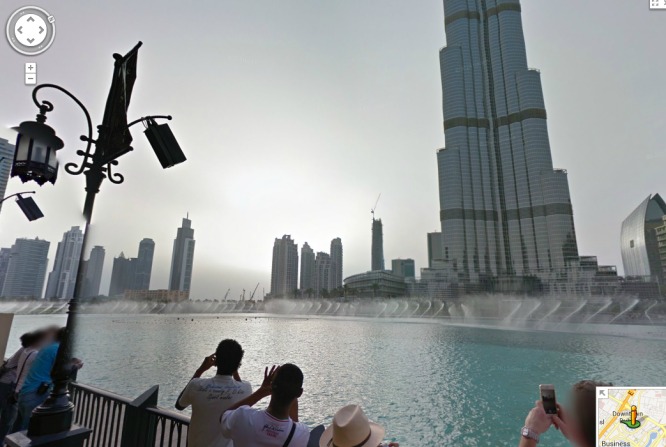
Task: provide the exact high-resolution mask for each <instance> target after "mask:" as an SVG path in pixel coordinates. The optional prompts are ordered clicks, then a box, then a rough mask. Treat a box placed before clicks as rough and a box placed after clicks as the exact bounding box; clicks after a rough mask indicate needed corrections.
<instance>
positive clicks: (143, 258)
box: [132, 238, 194, 290]
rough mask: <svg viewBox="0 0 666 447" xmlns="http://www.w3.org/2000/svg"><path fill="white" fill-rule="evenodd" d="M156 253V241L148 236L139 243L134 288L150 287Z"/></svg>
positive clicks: (147, 288)
mask: <svg viewBox="0 0 666 447" xmlns="http://www.w3.org/2000/svg"><path fill="white" fill-rule="evenodd" d="M193 248H194V246H193ZM154 253H155V242H153V240H152V239H148V238H145V239H143V240H141V242H140V243H139V255H138V256H137V258H136V273H135V274H134V284H133V286H132V290H149V289H150V276H151V273H152V271H153V254H154ZM190 269H191V267H190ZM190 275H191V271H190Z"/></svg>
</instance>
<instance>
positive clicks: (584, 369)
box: [78, 315, 666, 447]
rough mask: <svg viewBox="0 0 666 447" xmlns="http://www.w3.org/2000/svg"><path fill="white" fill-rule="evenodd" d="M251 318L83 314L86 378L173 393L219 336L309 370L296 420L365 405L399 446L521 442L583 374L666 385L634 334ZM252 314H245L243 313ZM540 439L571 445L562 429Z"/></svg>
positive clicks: (245, 374) (254, 370) (116, 387)
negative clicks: (545, 388) (529, 424)
mask: <svg viewBox="0 0 666 447" xmlns="http://www.w3.org/2000/svg"><path fill="white" fill-rule="evenodd" d="M255 317H256V315H251V316H249V315H248V316H220V317H219V318H218V317H215V316H201V315H193V316H185V317H183V316H180V317H177V316H154V315H144V316H137V317H127V316H122V317H109V316H85V318H83V319H82V321H81V325H80V331H79V334H80V337H79V339H80V343H79V346H78V351H79V356H80V357H82V358H83V359H84V361H85V362H86V366H85V368H84V370H83V371H81V375H80V376H79V378H80V380H81V381H82V382H85V383H88V384H91V385H94V386H99V387H102V388H105V389H108V390H111V391H115V392H118V393H121V394H124V395H128V396H138V395H139V394H140V393H141V392H142V391H144V390H146V389H148V388H149V387H150V386H152V385H156V384H159V385H160V404H161V405H162V406H164V407H167V408H173V403H174V401H175V399H176V396H177V395H178V393H179V392H180V390H181V389H182V387H183V386H184V385H185V384H186V383H187V381H188V380H189V378H190V377H191V375H192V374H193V373H194V371H195V370H196V368H197V367H198V366H199V364H200V362H201V360H202V359H203V357H204V356H205V355H209V354H211V353H212V352H214V350H215V346H216V344H217V342H218V341H219V340H221V339H223V338H235V339H237V340H238V341H239V342H240V343H241V344H242V345H243V347H244V349H245V352H246V354H245V359H244V361H243V365H242V367H241V371H240V373H241V377H242V378H243V379H244V380H249V381H250V382H251V383H252V384H253V386H255V387H256V386H258V385H259V384H260V383H261V379H262V377H263V376H262V374H263V370H264V367H265V366H266V365H270V364H273V363H285V362H293V363H296V364H297V365H299V366H300V367H301V368H302V369H303V372H304V374H305V385H304V388H305V393H304V395H303V398H302V399H301V401H300V411H301V419H302V420H303V421H304V422H306V423H308V424H309V425H312V426H314V425H317V424H321V423H323V424H329V423H330V422H331V419H332V416H333V413H334V412H335V410H336V409H338V408H340V407H342V406H344V405H347V404H349V403H357V404H360V405H361V406H362V407H363V408H364V409H365V411H366V412H367V414H368V415H369V417H370V418H371V419H373V420H375V421H377V422H379V423H381V424H383V425H384V426H385V427H386V429H387V433H388V435H389V436H390V438H391V439H393V440H395V441H398V442H400V445H401V446H407V447H409V446H424V445H436V446H445V445H466V446H477V445H478V446H482V445H516V444H517V441H518V439H519V429H520V428H521V427H522V426H523V422H524V420H525V416H526V415H527V413H528V412H529V410H530V409H531V408H532V407H533V405H534V401H535V400H536V399H538V398H539V394H538V386H539V384H540V383H552V384H554V385H555V387H556V389H557V390H558V391H559V398H560V400H561V401H566V400H567V391H568V389H569V388H570V386H571V384H573V383H574V382H576V381H578V380H582V379H599V380H606V381H611V382H613V383H614V384H616V385H644V386H657V385H662V386H663V385H664V383H663V381H662V380H663V379H662V377H663V371H664V370H665V369H666V360H665V359H666V342H664V341H660V340H641V339H634V338H629V337H615V336H596V335H595V336H592V335H580V334H568V333H547V332H526V331H510V330H496V329H478V328H467V327H452V326H446V325H444V324H442V322H439V321H432V320H431V321H426V322H424V321H418V322H415V321H383V320H378V319H342V318H329V319H325V318H309V319H307V318H274V317H265V316H262V317H260V318H255ZM246 318H247V320H246ZM544 439H545V441H544V445H566V443H565V441H564V439H563V438H562V437H561V435H560V434H559V433H558V432H553V433H547V434H546V436H545V437H544Z"/></svg>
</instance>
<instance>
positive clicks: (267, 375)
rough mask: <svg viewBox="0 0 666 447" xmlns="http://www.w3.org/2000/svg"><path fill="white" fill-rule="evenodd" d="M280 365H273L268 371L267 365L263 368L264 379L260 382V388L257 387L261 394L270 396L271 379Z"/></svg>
mask: <svg viewBox="0 0 666 447" xmlns="http://www.w3.org/2000/svg"><path fill="white" fill-rule="evenodd" d="M279 369H280V367H279V366H277V365H273V367H272V368H271V370H270V372H269V371H268V366H267V367H266V369H265V370H264V381H263V382H262V383H261V388H259V389H260V390H261V392H262V394H264V395H266V396H270V395H271V393H272V386H273V379H275V374H277V372H278V371H279Z"/></svg>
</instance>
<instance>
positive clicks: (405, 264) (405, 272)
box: [391, 259, 416, 278]
mask: <svg viewBox="0 0 666 447" xmlns="http://www.w3.org/2000/svg"><path fill="white" fill-rule="evenodd" d="M391 267H393V274H394V275H397V276H402V277H403V278H414V277H415V276H416V268H415V266H414V260H413V259H394V260H393V261H391Z"/></svg>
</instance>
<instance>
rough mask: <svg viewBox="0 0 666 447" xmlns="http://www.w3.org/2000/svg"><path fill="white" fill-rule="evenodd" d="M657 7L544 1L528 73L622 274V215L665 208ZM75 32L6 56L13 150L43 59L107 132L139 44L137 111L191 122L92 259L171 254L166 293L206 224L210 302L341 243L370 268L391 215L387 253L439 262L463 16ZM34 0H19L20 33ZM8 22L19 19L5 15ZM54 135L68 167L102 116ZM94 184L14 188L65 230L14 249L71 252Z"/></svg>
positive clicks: (300, 9)
mask: <svg viewBox="0 0 666 447" xmlns="http://www.w3.org/2000/svg"><path fill="white" fill-rule="evenodd" d="M648 4H649V2H648V0H641V1H621V0H612V1H607V0H586V1H584V2H581V1H580V0H558V1H556V2H553V1H544V0H523V1H522V10H523V13H522V18H523V26H524V32H525V39H526V45H527V55H528V63H529V66H530V67H532V68H538V69H540V70H541V76H542V82H543V88H544V96H545V101H546V108H547V111H548V128H549V133H550V141H551V149H552V153H553V160H554V164H555V167H557V168H565V169H567V171H568V173H569V185H570V189H571V197H572V202H573V208H574V219H575V224H576V232H577V236H578V245H579V249H580V250H579V251H580V253H581V254H582V255H596V256H598V257H599V262H600V264H604V265H617V266H618V268H619V269H620V272H621V271H622V265H621V264H622V261H621V256H620V245H619V234H620V226H621V223H622V220H623V219H624V218H625V217H626V216H627V215H628V214H629V213H630V212H631V211H632V210H633V209H634V208H635V207H636V206H638V204H639V203H640V202H641V201H642V200H644V199H645V198H646V197H647V196H648V195H649V194H653V193H657V192H662V193H663V192H664V190H663V186H664V175H663V172H664V170H663V166H664V164H665V163H666V147H665V146H664V141H665V135H664V134H665V132H666V126H664V124H663V117H664V104H666V89H665V88H664V81H663V78H664V73H666V57H665V50H664V42H666V12H664V11H650V10H649V9H648ZM36 5H38V6H41V7H42V8H44V9H46V10H47V11H48V12H49V13H50V14H52V15H53V16H54V17H55V18H56V26H57V33H56V38H55V41H54V43H53V45H52V46H51V48H49V49H48V50H47V51H46V52H45V53H43V54H41V55H39V56H35V57H27V56H23V55H21V54H19V53H17V52H15V51H14V50H13V49H12V48H11V47H10V46H9V44H8V43H7V41H6V39H5V38H4V37H3V38H2V40H3V42H2V43H0V62H1V66H2V71H0V73H1V74H0V80H1V81H2V82H0V104H2V106H0V138H5V139H8V140H10V141H12V142H13V141H14V140H15V133H14V132H13V131H11V130H10V127H12V126H15V125H17V124H19V123H20V122H21V121H25V120H32V119H34V116H35V114H36V113H37V109H36V107H35V106H34V104H33V103H32V100H31V86H26V85H24V84H23V69H24V63H25V62H36V63H37V65H38V72H37V76H38V82H39V83H47V82H48V83H55V84H58V85H61V86H63V87H65V88H67V89H69V90H70V91H71V92H72V93H73V94H75V95H76V96H77V97H78V98H79V99H80V100H81V101H82V102H83V103H84V104H85V105H86V107H87V108H88V110H89V111H90V113H91V115H92V118H93V123H94V125H97V124H99V123H100V122H101V118H102V113H103V109H104V104H105V101H106V96H107V94H108V89H109V86H110V82H111V74H112V70H113V58H112V54H113V53H122V54H124V53H126V52H127V51H129V50H130V49H131V48H132V47H133V46H134V45H135V44H136V43H137V42H138V41H139V40H141V41H143V43H144V45H143V47H142V48H141V49H140V51H139V60H138V77H137V81H136V84H135V86H134V91H133V95H132V100H131V104H130V107H129V112H128V115H129V117H130V119H134V118H138V117H140V116H145V115H148V114H171V115H173V117H174V119H173V121H171V122H170V126H171V129H172V130H173V132H174V134H175V135H176V137H177V139H178V141H179V143H180V145H181V147H182V149H183V151H184V152H185V154H186V156H187V158H188V160H187V161H186V162H185V163H183V164H181V165H178V166H175V167H173V168H170V169H166V170H163V169H162V168H161V166H160V164H159V162H158V160H157V158H156V156H155V154H154V153H153V152H152V149H151V147H150V145H149V144H148V142H147V140H146V138H145V136H143V135H141V133H142V129H141V126H136V127H133V128H132V132H133V136H134V143H133V147H134V151H133V152H131V153H129V154H127V155H125V156H123V157H122V158H121V159H120V160H119V162H120V164H119V166H118V168H117V171H118V172H121V173H122V174H123V175H124V177H125V182H124V183H123V184H121V185H114V184H111V183H110V182H108V181H105V182H104V183H103V184H102V188H101V192H100V194H98V196H97V201H96V204H95V210H94V215H93V224H94V229H93V231H92V233H91V238H90V239H91V240H90V247H92V246H93V245H102V246H104V247H105V249H106V260H105V265H104V275H103V279H102V285H101V290H100V291H101V293H103V294H105V293H107V291H108V287H109V282H110V276H111V268H112V263H113V258H114V257H115V256H118V255H119V254H120V252H121V251H122V252H124V253H125V255H126V256H136V255H137V251H138V245H139V242H140V241H141V239H143V238H146V237H148V238H152V239H153V240H154V241H155V244H156V247H155V259H154V263H153V275H152V281H151V288H153V289H156V288H166V287H167V282H168V278H169V267H170V262H171V251H172V246H173V239H174V238H175V235H176V230H177V228H178V227H179V226H180V225H181V220H182V218H183V217H185V216H186V215H187V213H189V216H190V219H191V220H192V226H193V228H194V230H195V239H196V249H195V257H194V274H193V282H192V290H191V298H192V299H215V298H218V299H219V298H222V297H223V296H224V293H225V292H226V291H227V289H229V288H230V289H231V292H230V297H238V296H239V295H240V294H241V293H242V289H247V290H248V291H251V290H252V289H254V287H255V285H256V284H257V283H260V285H259V288H258V292H257V296H261V294H262V293H263V291H264V289H265V292H266V293H268V292H269V289H270V269H271V256H272V247H273V242H274V239H275V238H276V237H281V236H282V235H283V234H290V235H291V236H292V238H294V239H295V241H296V242H297V244H298V246H299V250H300V248H301V247H302V245H303V243H304V242H308V243H309V245H310V246H311V247H313V249H314V250H315V251H326V252H328V251H329V247H330V241H331V240H332V239H333V238H336V237H340V238H341V239H342V243H343V246H344V276H349V275H352V274H356V273H360V272H364V271H367V270H369V269H370V246H371V232H370V229H371V219H372V215H371V213H370V209H371V208H372V206H373V205H374V204H375V201H376V200H377V197H378V195H379V194H380V193H381V199H380V200H379V204H378V206H377V211H376V216H377V217H379V218H381V219H382V221H383V222H384V255H385V259H386V264H387V266H388V265H390V260H391V259H396V258H413V259H415V261H416V267H417V269H420V268H423V267H426V266H427V248H426V233H428V232H432V231H438V230H439V228H440V223H439V203H438V186H437V162H436V151H437V150H438V149H439V148H441V147H444V145H445V141H444V135H443V129H442V107H441V81H440V75H439V59H438V51H439V49H440V48H441V47H443V46H445V45H446V38H445V33H444V20H443V18H444V12H443V5H442V1H441V0H418V1H413V0H412V1H407V0H381V1H380V0H362V1H358V0H356V1H352V0H342V1H326V2H325V1H321V0H308V1H306V0H281V1H279V2H278V1H275V0H270V1H269V0H252V1H247V0H244V1H241V0H234V1H229V0H216V1H209V0H207V1H199V2H196V6H193V3H192V2H176V1H152V0H151V1H147V0H144V1H141V2H135V1H130V0H114V1H113V2H104V3H103V2H99V1H78V0H68V1H67V2H62V1H60V2H56V1H52V0H43V1H41V2H40V3H39V4H36ZM22 6H25V5H24V3H23V2H21V1H18V0H3V1H2V3H0V17H5V18H8V17H9V16H10V15H11V13H12V12H13V11H14V10H16V9H17V8H19V7H22ZM4 20H6V19H4ZM39 97H40V99H46V100H49V101H51V102H53V103H54V105H55V110H54V111H53V112H51V113H50V114H49V116H48V124H50V125H51V126H52V127H53V128H54V129H55V130H56V132H57V134H58V135H59V136H60V137H61V138H62V139H63V140H64V141H65V148H64V149H62V150H61V151H59V157H60V161H61V166H63V165H64V163H66V162H76V161H78V160H79V157H78V156H77V155H76V151H77V150H78V149H84V144H83V143H82V142H80V141H79V138H78V137H79V136H80V135H81V134H83V133H85V130H86V123H85V119H84V115H83V113H82V112H81V111H80V110H79V109H78V108H77V106H76V105H75V104H74V103H73V102H72V101H71V100H69V99H68V98H67V97H65V96H64V95H62V94H61V93H59V92H56V91H48V90H42V91H40V96H39ZM84 185H85V179H84V178H83V176H71V175H69V174H66V173H65V172H64V171H63V170H61V171H60V174H59V178H58V180H57V182H56V184H55V185H51V184H47V185H45V186H43V187H41V188H40V187H39V186H37V185H36V184H35V183H30V184H24V185H23V184H21V182H20V180H18V179H12V180H10V183H9V185H8V188H7V193H6V194H8V195H9V194H13V193H15V192H19V191H24V190H37V194H36V195H35V196H34V198H35V200H36V201H37V203H38V204H39V206H40V207H41V208H42V210H43V211H44V214H45V215H46V217H45V218H43V219H41V220H38V221H35V222H32V223H28V222H27V221H26V220H25V218H24V217H23V215H22V214H21V213H20V211H19V209H18V207H16V206H15V205H13V204H9V203H8V204H6V205H5V206H4V207H3V209H2V213H0V246H2V247H9V246H11V244H12V243H13V242H14V240H15V239H16V238H18V237H28V238H34V237H35V236H38V237H40V238H42V239H46V240H49V241H50V242H51V251H50V254H49V260H50V264H49V271H50V270H51V268H52V264H53V260H54V258H55V250H56V246H57V242H58V241H60V240H61V238H62V234H63V232H65V231H66V230H68V229H69V228H70V227H71V226H73V225H81V224H82V219H81V214H80V213H81V209H82V207H83V200H84Z"/></svg>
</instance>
